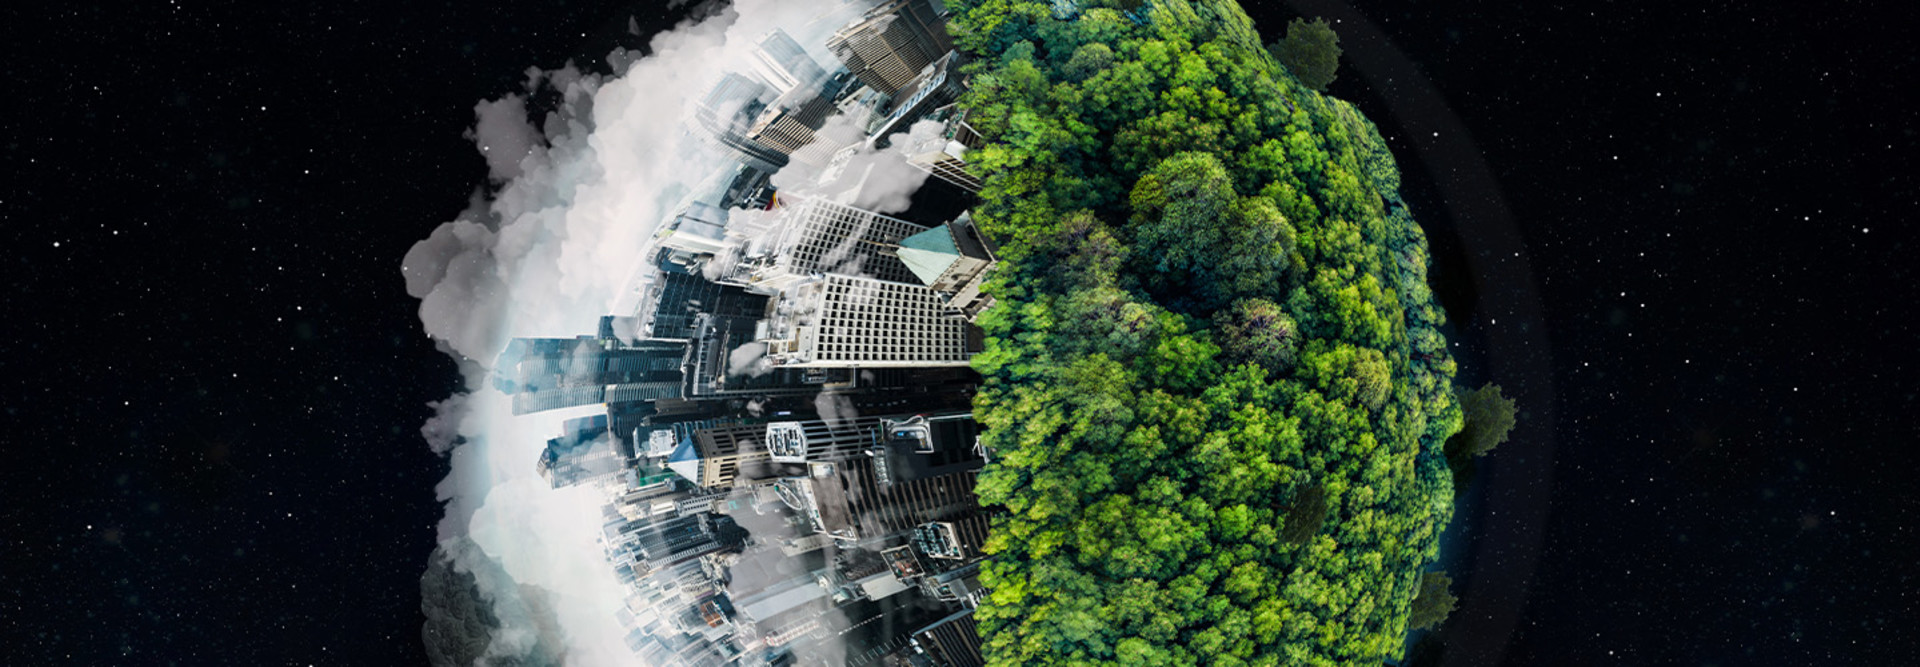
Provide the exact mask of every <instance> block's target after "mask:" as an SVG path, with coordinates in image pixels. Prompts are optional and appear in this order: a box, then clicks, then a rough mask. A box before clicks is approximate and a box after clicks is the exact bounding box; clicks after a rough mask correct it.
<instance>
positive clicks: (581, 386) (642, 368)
mask: <svg viewBox="0 0 1920 667" xmlns="http://www.w3.org/2000/svg"><path fill="white" fill-rule="evenodd" d="M686 351H687V345H686V343H685V342H683V341H660V340H641V341H636V342H635V343H633V344H631V345H628V344H623V343H621V342H620V341H617V340H608V339H605V338H597V337H589V336H582V337H580V338H515V339H513V342H511V343H508V344H507V349H506V350H505V351H503V352H501V353H500V358H499V359H498V360H497V361H496V362H495V363H494V376H493V381H494V386H495V387H498V388H499V389H500V390H501V391H502V392H505V393H508V394H511V395H513V413H514V414H516V415H522V414H528V413H532V412H540V411H543V410H553V409H557V408H567V407H573V406H579V405H593V404H595V403H621V402H627V401H653V400H659V399H662V398H677V397H679V396H680V395H681V391H682V390H681V380H682V376H681V372H680V368H681V364H683V363H684V361H685V359H686Z"/></svg>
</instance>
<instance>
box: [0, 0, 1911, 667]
mask: <svg viewBox="0 0 1920 667" xmlns="http://www.w3.org/2000/svg"><path fill="white" fill-rule="evenodd" d="M1246 4H1247V5H1248V7H1249V10H1250V12H1251V13H1254V14H1255V17H1256V19H1257V20H1259V21H1260V23H1261V28H1262V31H1263V32H1264V33H1266V34H1268V35H1270V36H1271V35H1276V34H1278V33H1279V32H1280V31H1281V27H1280V26H1281V25H1282V24H1283V22H1284V20H1285V19H1286V18H1289V17H1291V16H1292V15H1293V10H1291V9H1289V8H1288V4H1287V3H1280V2H1266V1H1260V0H1257V1H1254V2H1248V3H1246ZM661 6H663V5H662V4H659V3H643V4H630V5H623V4H618V3H611V2H593V3H579V2H575V3H567V4H556V5H551V6H533V5H531V4H529V3H489V4H487V5H484V6H483V5H473V4H468V3H439V4H432V5H417V4H412V3H372V2H360V3H329V4H317V5H316V4H292V5H288V4H285V3H230V4H225V5H220V4H212V3H200V2H189V1H185V0H182V1H181V2H167V1H165V0H161V1H158V2H145V3H139V4H127V5H124V6H113V7H106V6H96V7H91V8H69V9H56V10H51V11H53V12H56V13H52V14H48V13H37V14H27V13H23V10H21V9H16V8H8V9H4V10H0V16H4V23H5V24H6V25H8V26H10V27H12V28H13V30H12V31H10V32H12V33H14V35H13V36H14V39H13V40H12V41H10V42H9V43H8V44H7V45H6V49H7V57H6V59H5V61H4V67H5V69H6V73H7V79H6V80H7V81H8V82H9V83H11V84H12V85H11V91H10V92H11V96H10V99H9V100H8V102H9V103H8V104H7V107H6V110H5V112H3V113H0V130H4V131H3V132H0V145H4V146H5V151H4V160H5V162H4V164H5V165H6V172H5V175H6V179H5V181H4V184H0V226H3V228H4V234H5V237H4V238H5V239H6V241H7V243H8V246H9V247H10V248H11V249H12V250H13V252H12V253H10V255H11V256H10V258H9V261H8V262H7V264H6V266H7V267H8V271H7V280H8V284H9V286H10V287H11V289H9V290H7V291H6V292H5V295H6V296H5V303H6V306H7V307H6V309H5V315H6V316H5V317H4V318H0V320H3V322H0V326H4V327H5V330H4V336H3V337H0V341H4V342H3V343H0V345H4V346H5V347H4V350H5V352H6V353H5V354H3V355H0V373H4V376H5V377H7V378H8V379H9V380H11V382H10V383H9V389H8V390H7V394H6V398H7V400H6V401H5V403H6V413H5V415H6V416H5V421H4V422H0V423H4V429H3V431H0V432H4V434H5V438H6V440H5V446H4V448H0V451H4V456H5V458H4V460H3V461H0V464H4V468H5V472H4V480H5V482H4V486H3V487H0V501H4V502H0V536H3V537H4V539H5V548H6V552H7V555H6V556H5V557H0V563H4V564H3V565H0V642H3V643H0V646H5V647H7V648H6V649H5V650H4V651H3V652H0V653H4V655H5V656H6V659H5V660H3V661H0V662H6V663H8V664H157V665H164V664H182V665H213V664H236V665H259V664H308V663H312V664H339V665H375V664H419V663H421V662H423V661H424V654H423V653H422V650H421V648H420V645H419V638H418V636H419V625H420V621H421V619H420V616H419V610H418V605H419V601H418V599H417V598H418V576H419V573H420V570H421V569H422V567H423V566H424V564H425V561H426V557H427V554H428V552H429V551H430V550H431V549H432V542H433V536H434V530H433V523H434V522H435V521H437V520H438V518H439V507H438V506H437V504H436V503H435V501H434V496H433V491H432V487H433V484H434V483H435V482H436V481H438V478H439V477H440V476H441V475H442V474H444V464H443V463H442V462H440V461H439V460H438V459H436V458H435V457H434V456H433V455H432V454H431V453H429V452H428V451H427V448H426V447H425V445H424V444H423V443H422V441H421V440H420V438H419V435H418V432H417V429H418V426H419V424H420V422H421V421H422V420H423V419H424V418H425V417H426V416H427V415H428V414H429V412H430V411H429V409H428V408H427V407H426V405H425V404H426V402H427V401H430V400H434V399H437V398H440V397H442V396H444V395H446V394H447V393H448V392H449V391H451V390H452V389H453V388H454V387H455V386H456V384H457V378H456V377H455V375H454V372H453V368H452V365H451V363H450V362H447V361H446V360H445V359H444V357H443V356H442V355H440V353H438V352H436V351H435V350H434V349H433V346H432V345H431V344H430V342H429V341H427V340H426V339H425V338H424V337H423V335H422V334H421V330H420V327H419V324H418V320H417V319H416V318H415V316H414V308H415V303H414V302H413V301H412V300H411V299H409V298H408V297H407V296H406V294H405V291H404V289H403V288H404V283H403V281H402V280H401V278H400V274H399V269H398V267H399V260H400V257H401V256H402V255H403V254H404V253H405V252H406V250H407V248H408V247H409V246H410V245H411V244H412V243H413V242H414V241H415V240H418V239H419V238H422V237H424V236H425V234H426V233H427V232H428V231H430V230H431V229H432V227H433V226H434V225H435V224H437V223H439V222H441V221H443V220H445V219H448V218H450V217H451V216H452V215H454V214H455V213H457V212H458V211H459V210H460V209H461V208H462V207H463V206H464V204H465V201H466V199H467V197H468V196H469V194H470V193H471V192H472V190H473V188H474V187H475V186H476V185H478V184H480V183H481V182H482V181H483V180H484V178H485V166H484V163H483V162H482V161H481V160H480V159H479V156H478V155H477V153H476V152H475V151H474V150H473V148H472V146H471V144H469V143H468V142H466V141H465V140H464V139H462V138H461V134H462V132H463V131H464V130H465V129H466V128H467V127H468V126H469V125H470V124H471V122H472V106H473V104H474V103H475V102H476V101H478V100H480V99H482V98H486V97H494V96H498V95H500V94H502V93H506V92H511V91H513V90H516V86H517V85H518V83H517V82H518V81H519V80H521V79H522V78H523V75H522V71H523V70H525V69H526V68H527V67H529V66H534V65H539V66H545V67H554V66H558V65H560V64H561V63H563V62H565V61H566V60H567V59H569V58H580V59H597V58H598V57H599V56H601V55H604V54H605V52H606V51H608V50H609V49H610V48H612V47H613V46H614V45H615V44H617V43H623V42H622V40H623V37H622V35H623V34H624V31H625V27H626V23H627V16H628V15H629V14H630V13H632V14H638V15H639V19H640V22H641V24H642V25H644V26H647V27H648V28H649V29H651V28H654V27H657V26H661V25H665V23H663V21H664V19H663V18H662V15H663V11H662V10H661V9H659V7H661ZM1297 6H1299V7H1302V8H1305V9H1307V10H1310V11H1313V12H1314V13H1325V14H1333V13H1334V12H1333V10H1332V9H1329V8H1328V6H1323V5H1320V4H1317V3H1315V2H1311V1H1309V0H1302V1H1301V2H1299V3H1297ZM636 7H637V8H638V9H636ZM1364 10H1365V16H1366V17H1367V18H1368V19H1370V20H1371V22H1372V23H1373V25H1374V26H1375V27H1376V28H1377V29H1378V30H1379V31H1380V32H1381V34H1383V35H1384V37H1385V39H1386V40H1388V41H1387V42H1368V41H1366V40H1362V39H1360V38H1359V35H1360V34H1361V33H1360V31H1359V28H1358V27H1351V28H1341V30H1342V33H1343V35H1348V37H1347V41H1348V50H1349V58H1348V61H1347V62H1346V63H1345V64H1343V69H1342V73H1341V79H1340V80H1339V81H1337V82H1336V83H1335V84H1334V85H1333V87H1332V92H1333V93H1334V94H1336V95H1338V96H1341V97H1344V98H1347V99H1350V100H1353V101H1355V102H1356V103H1358V104H1360V105H1361V107H1362V108H1363V109H1364V110H1365V111H1367V113H1368V114H1369V115H1370V116H1372V117H1373V118H1374V119H1375V120H1376V121H1377V122H1379V123H1380V125H1381V127H1382V129H1383V131H1384V132H1386V133H1387V134H1389V135H1390V136H1391V141H1392V143H1393V144H1394V146H1395V148H1396V151H1397V152H1398V153H1399V155H1400V159H1401V162H1402V167H1403V169H1404V170H1405V171H1406V172H1407V177H1408V180H1409V183H1408V196H1409V199H1410V200H1411V201H1412V202H1413V203H1414V206H1415V212H1416V214H1417V215H1418V217H1419V218H1420V219H1421V220H1422V221H1423V222H1424V223H1426V224H1427V226H1428V228H1429V232H1430V234H1431V235H1432V236H1433V240H1434V245H1435V249H1436V253H1437V254H1438V257H1437V258H1436V261H1437V270H1436V280H1439V281H1442V282H1443V284H1442V285H1440V286H1439V288H1440V292H1441V294H1442V295H1443V297H1444V298H1445V299H1447V306H1448V307H1449V310H1450V311H1451V314H1452V317H1453V319H1454V320H1455V321H1456V323H1457V324H1458V326H1459V329H1460V330H1459V332H1458V333H1459V334H1460V339H1461V340H1462V342H1463V347H1462V358H1463V360H1465V361H1467V362H1468V363H1467V365H1466V367H1465V368H1464V369H1463V377H1465V378H1471V379H1474V380H1483V379H1491V380H1493V381H1495V382H1499V383H1501V384H1503V385H1505V386H1507V387H1509V389H1510V391H1509V393H1510V394H1513V395H1516V396H1517V397H1518V398H1519V399H1520V402H1521V407H1522V409H1523V410H1525V411H1526V412H1525V413H1524V414H1523V420H1527V419H1532V420H1533V421H1531V422H1525V421H1523V426H1522V430H1521V433H1522V434H1528V433H1529V431H1528V430H1527V429H1528V428H1533V429H1535V430H1536V431H1537V432H1534V433H1532V435H1530V436H1529V437H1527V438H1517V439H1516V440H1515V441H1513V442H1509V443H1507V444H1506V445H1503V446H1502V447H1501V449H1499V450H1497V451H1496V452H1495V454H1494V455H1493V456H1492V457H1491V459H1489V460H1488V462H1487V465H1486V466H1484V467H1483V468H1482V471H1481V476H1480V478H1479V483H1478V486H1477V487H1476V489H1475V491H1474V492H1473V493H1472V494H1471V495H1470V498H1472V499H1474V500H1473V502H1472V503H1471V504H1470V505H1467V506H1465V508H1464V509H1463V511H1462V513H1461V517H1460V519H1461V520H1464V521H1467V522H1468V523H1467V524H1466V525H1467V526H1468V527H1469V530H1468V531H1467V537H1468V538H1469V541H1468V542H1466V544H1467V547H1466V548H1465V549H1463V550H1461V552H1460V553H1458V554H1456V555H1450V558H1453V559H1454V560H1453V563H1454V564H1453V565H1452V567H1454V568H1456V569H1457V570H1459V571H1457V572H1456V579H1457V580H1460V581H1461V584H1462V585H1461V587H1460V590H1458V591H1456V592H1457V593H1459V594H1460V595H1461V598H1462V599H1461V607H1460V610H1459V611H1458V612H1457V615H1456V618H1455V620H1454V621H1453V622H1451V623H1450V624H1449V626H1448V630H1447V631H1445V632H1443V633H1442V635H1443V637H1444V638H1445V640H1446V644H1447V649H1446V652H1447V655H1446V658H1447V660H1446V664H1490V663H1492V662H1493V660H1495V659H1496V657H1498V658H1501V659H1502V662H1501V663H1500V664H1509V665H1588V664H1591V665H1603V664H1604V665H1616V664H1618V665H1669V664H1688V665H1706V664H1714V665H1749V664H1768V665H1806V664H1890V661H1892V660H1894V659H1896V657H1905V656H1910V655H1912V654H1914V652H1915V651H1916V649H1920V645H1917V643H1916V640H1915V639H1914V638H1913V637H1914V633H1912V632H1911V631H1910V629H1909V627H1908V626H1909V625H1910V619H1912V618H1915V617H1920V592H1916V591H1917V590H1920V585H1916V584H1920V582H1917V581H1916V578H1915V576H1914V575H1913V574H1912V573H1911V572H1910V570H1911V564H1912V563H1914V562H1915V560H1916V558H1917V557H1920V548H1917V545H1920V538H1916V536H1915V534H1914V529H1913V528H1912V524H1913V523H1914V521H1915V519H1916V518H1920V501H1916V499H1915V498H1914V497H1913V495H1912V494H1911V490H1912V489H1913V488H1914V484H1913V483H1912V482H1911V481H1910V478H1911V477H1912V476H1913V471H1914V469H1915V463H1916V462H1917V459H1920V457H1917V456H1916V455H1915V454H1914V449H1913V447H1914V446H1915V444H1916V440H1917V439H1920V438H1916V435H1920V433H1916V419H1915V417H1914V415H1915V412H1916V405H1915V395H1916V384H1920V383H1917V382H1916V380H1915V378H1914V373H1915V371H1916V370H1920V369H1916V368H1915V363H1914V360H1915V359H1914V357H1915V354H1914V348H1915V345H1916V343H1917V342H1920V341H1917V340H1916V336H1915V331H1914V329H1913V328H1912V326H1911V325H1910V324H1909V322H1910V321H1914V320H1916V319H1920V318H1916V317H1914V316H1913V315H1912V314H1911V313H1910V311H1911V310H1912V309H1913V307H1914V304H1915V303H1916V297H1920V294H1916V291H1920V290H1916V289H1915V286H1914V282H1913V280H1914V276H1913V272H1912V269H1911V267H1912V266H1913V265H1914V264H1915V262H1914V260H1913V259H1912V257H1911V256H1912V254H1913V251H1914V238H1915V235H1914V234H1913V232H1912V231H1910V230H1909V229H1908V227H1909V225H1910V224H1911V222H1912V220H1913V219H1914V215H1913V214H1914V211H1915V208H1916V206H1915V205H1916V203H1920V183H1916V179H1915V173H1914V172H1915V170H1914V167H1913V165H1914V164H1915V161H1914V158H1915V153H1916V151H1915V148H1916V145H1915V137H1914V134H1913V132H1914V129H1915V128H1916V127H1920V123H1916V121H1917V120H1920V118H1916V117H1915V116H1916V112H1915V111H1914V110H1913V108H1912V107H1911V106H1907V105H1905V104H1903V102H1905V99H1904V97H1906V96H1910V95H1911V89H1912V84H1913V82H1914V81H1916V80H1920V76H1917V75H1920V71H1916V63H1915V59H1916V50H1915V49H1914V48H1913V47H1912V46H1911V45H1910V44H1911V43H1910V41H1908V40H1907V39H1906V37H1905V36H1904V35H1902V34H1901V33H1902V31H1904V30H1905V29H1907V28H1908V27H1910V26H1911V25H1914V24H1915V20H1914V19H1915V18H1917V17H1916V16H1914V15H1912V13H1911V12H1910V11H1908V10H1904V9H1901V8H1900V6H1899V5H1895V4H1888V5H1883V6H1876V5H1870V4H1867V3H1845V2H1840V3H1824V4H1819V5H1810V4H1804V3H1799V4H1788V3H1777V4H1773V5H1768V6H1761V5H1756V4H1754V3H1720V2H1715V3H1694V2H1685V3H1632V4H1611V5H1604V6H1602V5H1597V4H1594V3H1577V4H1571V5H1556V4H1550V3H1537V2H1535V3H1522V2H1469V3H1453V4H1448V5H1444V6H1443V5H1439V4H1437V3H1423V2H1410V1H1407V0H1380V1H1376V2H1369V3H1366V5H1365V7H1364ZM1336 27H1337V28H1339V26H1336ZM624 43H627V44H628V45H630V46H631V45H637V44H638V43H639V42H638V40H632V39H626V40H625V42H624ZM1389 43H1390V47H1389V46H1388V44H1389ZM1388 50H1391V51H1392V52H1394V53H1397V54H1399V55H1401V56H1404V58H1405V59H1406V60H1407V61H1409V62H1410V63H1411V64H1412V65H1413V66H1414V67H1416V68H1417V71H1418V72H1419V74H1420V75H1421V76H1422V77H1423V78H1424V79H1426V80H1427V81H1428V82H1430V86H1431V89H1432V90H1433V91H1436V92H1437V94H1438V99H1439V100H1440V101H1442V102H1444V105H1445V107H1446V108H1449V109H1451V113H1452V114H1453V116H1455V117H1457V118H1458V125H1453V124H1449V123H1447V122H1443V120H1444V119H1442V118H1440V117H1439V116H1436V115H1435V114H1433V113H1430V112H1429V110H1426V109H1421V108H1417V107H1415V106H1413V105H1415V104H1417V103H1418V99H1419V98H1418V95H1417V90H1416V88H1417V86H1415V82H1412V81H1408V80H1405V79H1398V80H1396V81H1395V82H1393V83H1391V84H1389V83H1387V82H1385V81H1372V80H1369V79H1368V78H1367V77H1366V76H1364V75H1363V72H1361V71H1359V69H1358V67H1357V65H1356V63H1357V62H1359V61H1360V60H1361V56H1362V55H1363V52H1364V53H1365V54H1366V55H1367V56H1368V57H1369V58H1370V60H1368V62H1376V61H1377V62H1386V61H1387V60H1390V59H1389V58H1386V54H1387V51H1388ZM1433 132H1445V134H1442V135H1433V134H1432V133H1433ZM1456 134H1458V135H1460V136H1455V135H1456ZM1475 165H1484V171H1483V172H1478V173H1482V174H1485V175H1488V176H1489V177H1490V180H1489V181H1485V182H1483V181H1478V180H1475V178H1476V176H1475V173H1476V172H1475ZM1487 183H1493V184H1495V185H1493V186H1491V187H1489V186H1487V185H1486V184H1487ZM1503 211H1504V215H1505V216H1508V217H1507V218H1502V215H1503V214H1502V212H1503ZM1503 219H1510V221H1511V226H1510V228H1509V227H1501V225H1502V224H1503V223H1502V220H1503ZM1503 229H1510V231H1511V232H1512V233H1513V235H1514V236H1513V237H1512V240H1513V243H1514V244H1515V245H1514V247H1515V248H1517V249H1518V251H1519V252H1521V253H1522V254H1521V255H1519V256H1501V255H1499V254H1498V253H1496V252H1494V251H1493V250H1492V249H1493V248H1505V247H1507V246H1504V245H1501V244H1502V243H1503V241H1501V240H1499V239H1497V238H1495V236H1496V235H1497V233H1499V232H1500V231H1501V230H1503ZM1514 275H1520V276H1530V277H1531V278H1530V280H1531V282H1530V283H1528V285H1530V286H1531V289H1519V288H1517V287H1516V286H1515V282H1514V281H1513V280H1512V279H1511V276H1514ZM1495 278H1500V280H1496V279H1495ZM1529 293H1533V294H1537V295H1538V298H1537V299H1532V298H1531V297H1528V296H1527V294H1529ZM1531 309H1537V314H1533V315H1529V313H1535V312H1536V311H1535V310H1531ZM1502 327H1508V328H1507V329H1502ZM1516 596H1517V597H1516ZM1516 601H1517V603H1516Z"/></svg>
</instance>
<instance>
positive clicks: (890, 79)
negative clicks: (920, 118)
mask: <svg viewBox="0 0 1920 667" xmlns="http://www.w3.org/2000/svg"><path fill="white" fill-rule="evenodd" d="M827 49H828V50H830V51H832V52H833V55H834V57H837V58H839V59H840V62H842V63H846V65H847V69H848V70H851V71H852V72H853V74H854V76H856V77H859V78H860V81H861V82H862V83H865V84H867V85H868V86H870V87H872V88H873V89H874V90H878V91H881V92H883V93H886V94H888V95H897V94H899V93H900V91H901V90H903V89H906V88H907V87H908V86H909V85H911V84H912V83H913V80H914V78H915V77H917V76H919V75H920V72H921V70H924V69H926V67H927V65H930V64H932V63H933V62H934V61H936V60H939V59H940V56H943V55H946V53H947V52H948V51H952V50H953V39H952V38H950V37H948V36H947V17H946V15H945V13H944V12H942V11H941V10H940V9H938V8H936V7H935V6H934V4H933V2H930V1H929V0H888V1H887V2H882V3H881V4H880V6H878V7H875V8H873V10H872V11H869V12H867V14H866V16H864V17H862V18H861V19H860V20H857V21H854V22H853V23H851V24H849V25H847V26H846V27H844V28H841V29H840V31H839V32H836V33H834V35H833V37H832V38H830V39H828V40H827Z"/></svg>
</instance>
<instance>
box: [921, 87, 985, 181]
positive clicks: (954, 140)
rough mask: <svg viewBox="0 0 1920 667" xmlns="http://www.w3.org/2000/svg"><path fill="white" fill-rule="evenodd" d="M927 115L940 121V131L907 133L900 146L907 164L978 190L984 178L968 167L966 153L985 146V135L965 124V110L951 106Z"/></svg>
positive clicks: (944, 179)
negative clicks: (902, 144) (904, 140)
mask: <svg viewBox="0 0 1920 667" xmlns="http://www.w3.org/2000/svg"><path fill="white" fill-rule="evenodd" d="M926 119H928V120H935V121H939V122H940V123H941V127H940V131H939V132H937V133H929V134H925V135H919V134H915V135H911V136H909V137H908V141H909V142H910V143H909V144H907V145H905V146H902V147H901V150H902V151H904V152H905V153H906V154H907V164H910V165H913V167H914V168H915V169H919V170H921V171H924V172H927V173H929V174H933V176H934V178H938V179H940V180H942V181H946V182H947V183H949V184H951V185H953V186H954V187H957V188H960V189H962V190H966V191H967V192H971V193H974V194H979V193H980V188H981V187H984V186H985V185H986V182H985V181H982V180H981V179H980V175H979V174H976V173H974V172H973V170H971V169H969V168H968V167H967V160H966V156H967V150H968V149H973V148H980V147H982V146H985V145H986V141H985V139H983V138H982V137H981V136H980V133H978V132H975V131H974V130H973V126H971V125H968V124H967V121H966V114H964V113H962V112H960V111H959V110H958V109H957V108H956V107H954V106H951V105H949V106H946V107H942V108H939V109H935V110H933V111H932V112H931V113H928V114H927V116H926Z"/></svg>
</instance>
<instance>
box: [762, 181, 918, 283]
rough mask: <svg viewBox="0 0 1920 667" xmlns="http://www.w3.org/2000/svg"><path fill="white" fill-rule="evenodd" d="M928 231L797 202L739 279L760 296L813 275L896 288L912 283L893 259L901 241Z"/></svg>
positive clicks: (828, 204) (841, 207)
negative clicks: (872, 281) (860, 279)
mask: <svg viewBox="0 0 1920 667" xmlns="http://www.w3.org/2000/svg"><path fill="white" fill-rule="evenodd" d="M926 229H927V228H925V227H922V226H920V225H916V224H913V223H911V222H907V221H905V220H901V219H899V218H895V217H891V216H886V215H881V214H879V213H874V212H872V211H866V210H862V209H857V208H854V207H852V206H847V205H845V204H840V203H837V202H833V201H830V200H827V199H822V198H818V197H807V198H805V199H801V200H800V201H799V202H798V203H796V204H795V205H793V206H791V207H789V208H787V209H786V210H785V211H783V212H782V213H781V216H780V221H779V222H778V223H777V224H776V225H775V226H774V227H773V229H772V230H771V231H770V232H769V234H770V235H771V236H770V237H769V238H767V239H764V241H765V243H764V250H763V251H762V253H761V254H760V255H759V256H758V257H754V258H750V260H751V261H750V262H749V263H746V264H743V265H742V267H741V269H742V270H743V271H745V272H747V273H748V275H746V276H743V277H741V278H738V279H737V280H739V281H740V282H742V283H743V284H745V285H746V286H747V287H748V288H749V289H752V290H754V291H758V292H762V293H769V294H770V293H774V292H778V291H780V290H784V289H786V288H788V287H791V286H793V285H795V284H798V283H799V282H801V281H803V280H805V279H807V278H808V277H810V276H813V275H815V274H841V275H865V276H872V277H874V278H877V279H879V280H884V281H889V282H897V283H917V282H918V280H917V279H915V277H914V275H913V272H912V271H911V270H909V269H908V268H907V266H906V264H903V263H901V262H900V259H899V258H898V257H895V256H894V254H893V248H894V246H895V245H898V244H899V243H900V241H901V240H902V239H905V238H907V237H909V236H912V235H914V234H918V233H920V232H923V231H926Z"/></svg>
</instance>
